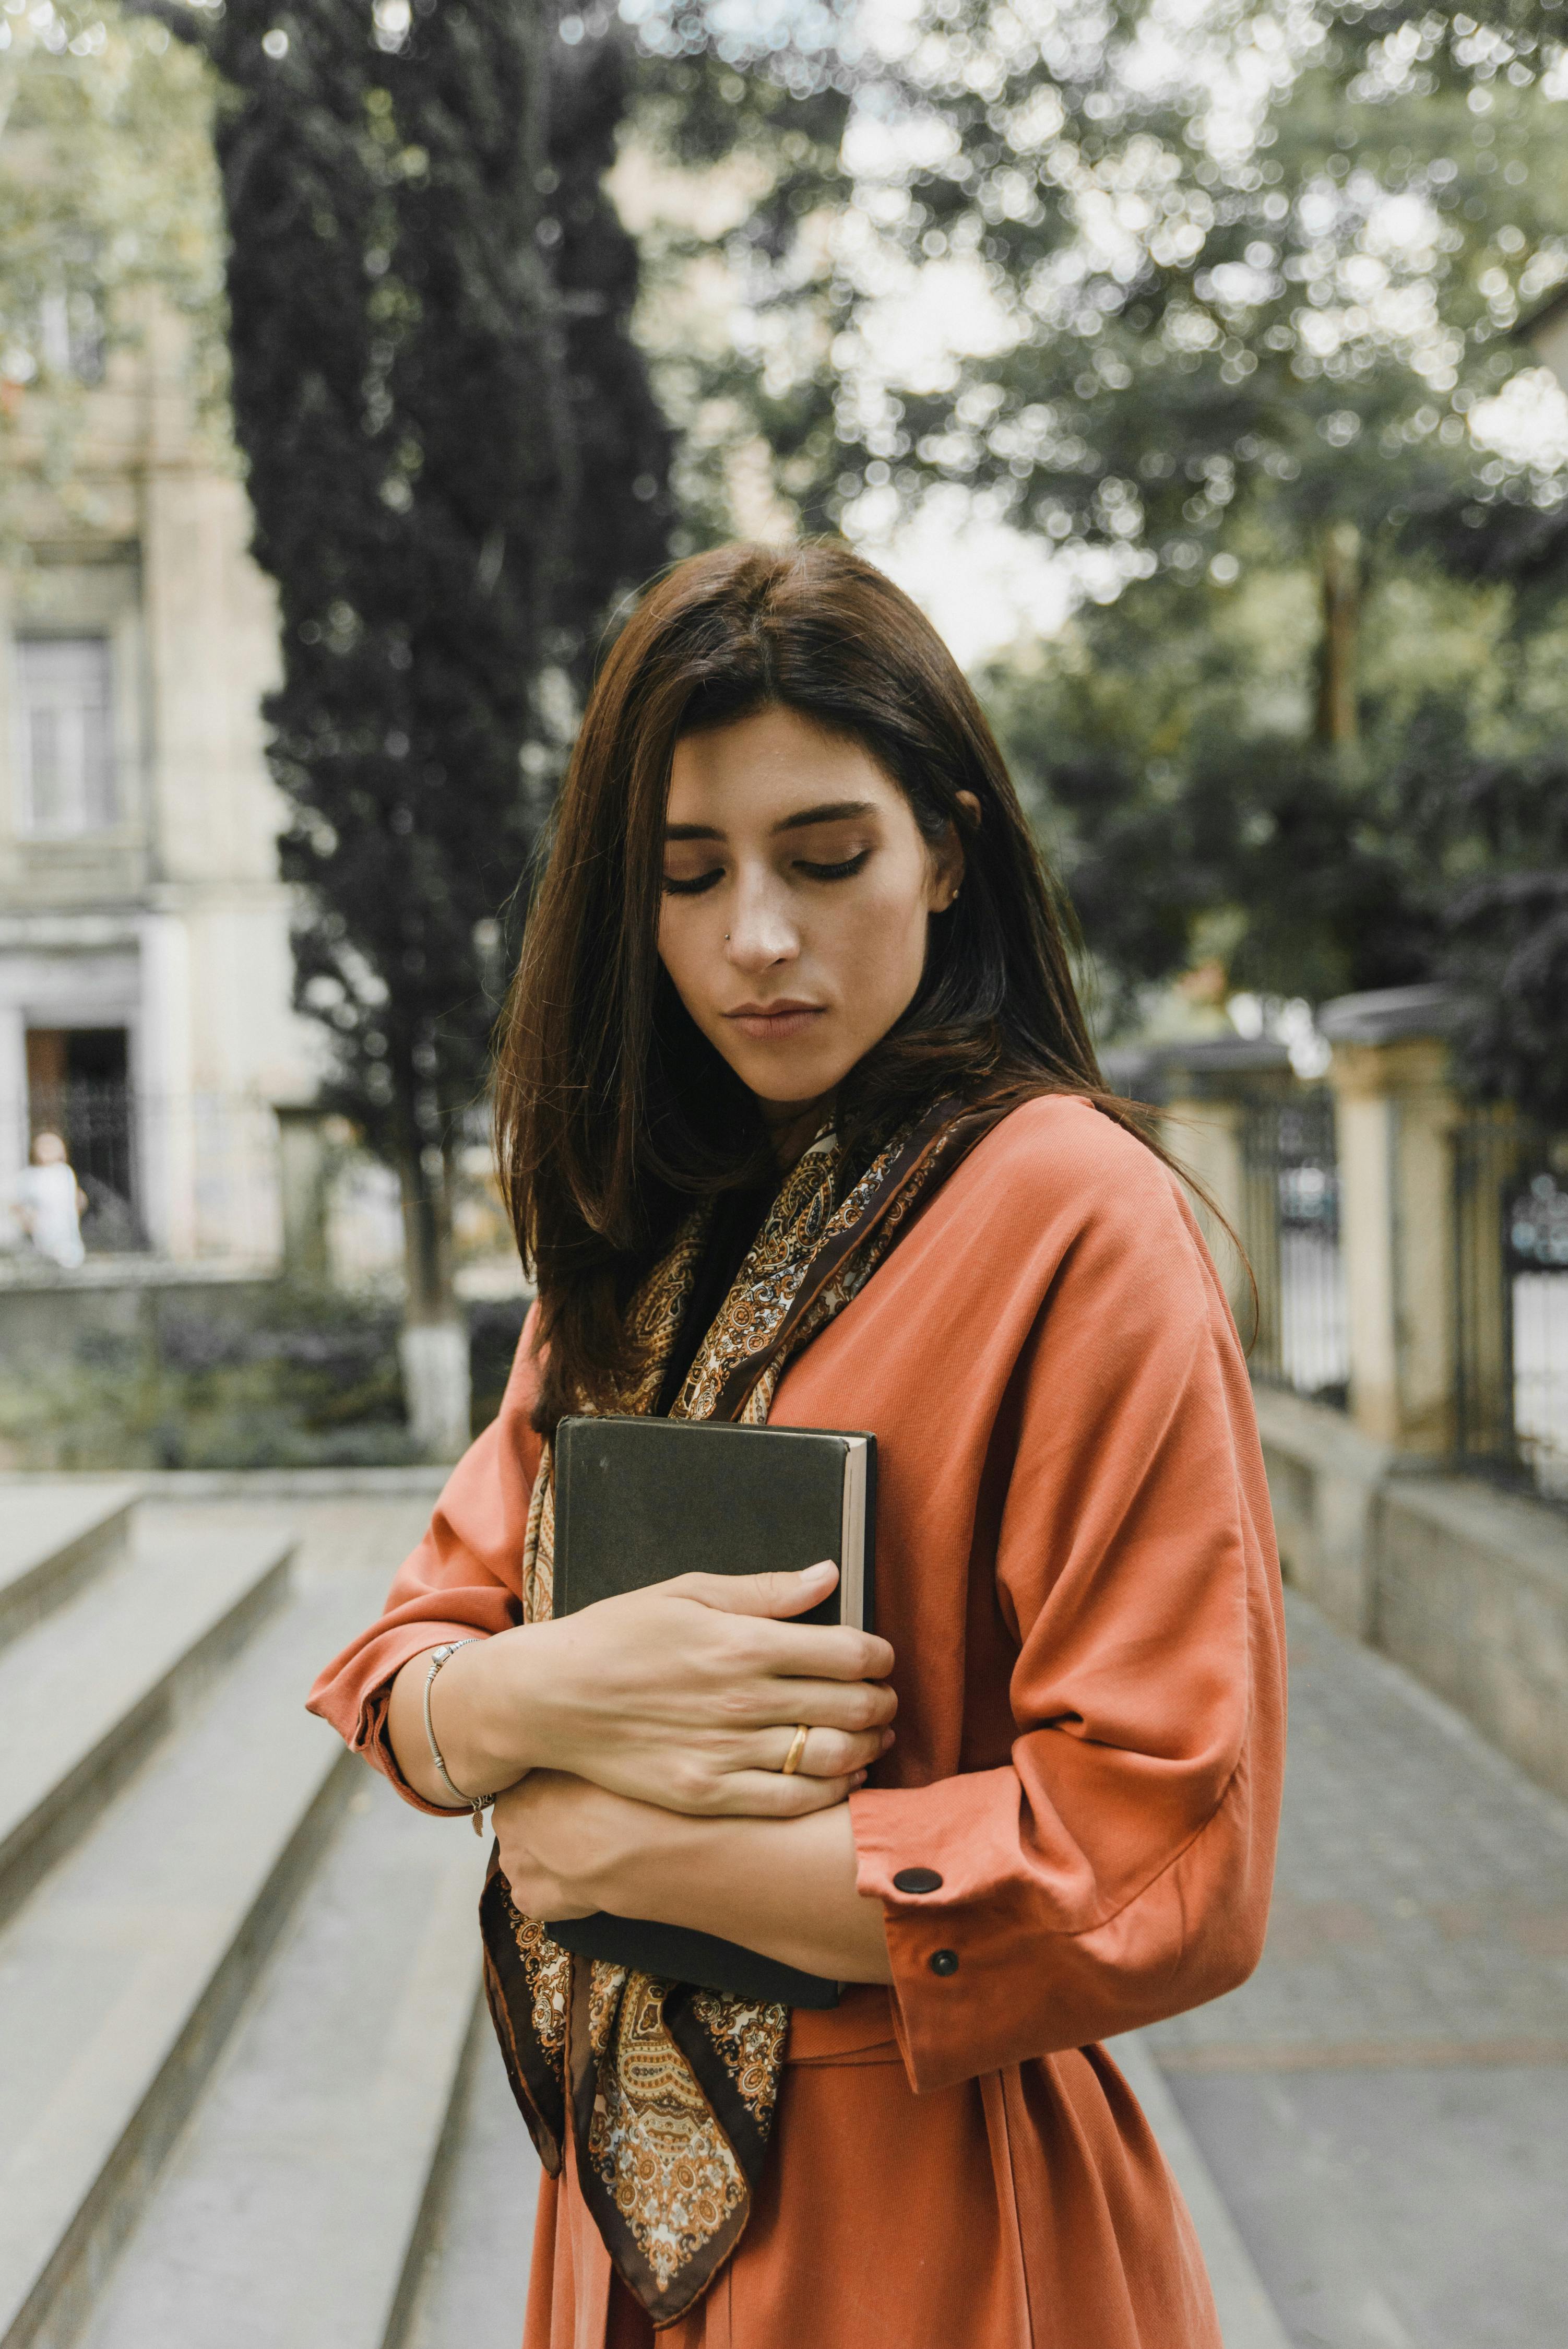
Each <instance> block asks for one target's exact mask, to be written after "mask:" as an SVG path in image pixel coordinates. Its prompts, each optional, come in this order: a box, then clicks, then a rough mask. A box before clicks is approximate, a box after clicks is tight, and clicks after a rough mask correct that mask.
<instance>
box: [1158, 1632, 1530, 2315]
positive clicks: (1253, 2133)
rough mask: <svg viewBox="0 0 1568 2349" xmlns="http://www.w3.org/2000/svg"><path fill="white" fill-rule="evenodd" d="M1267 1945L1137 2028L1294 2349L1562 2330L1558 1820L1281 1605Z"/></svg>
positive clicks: (1373, 1667) (1338, 1642) (1404, 1694)
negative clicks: (1276, 1824) (1239, 1974)
mask: <svg viewBox="0 0 1568 2349" xmlns="http://www.w3.org/2000/svg"><path fill="white" fill-rule="evenodd" d="M1290 1630H1291V1685H1292V1721H1291V1747H1290V1754H1291V1759H1290V1769H1289V1774H1288V1785H1287V1789H1286V1795H1285V1819H1284V1835H1283V1839H1282V1845H1281V1854H1280V1868H1279V1876H1278V1889H1277V1891H1276V1895H1275V1901H1274V1922H1273V1926H1272V1929H1271V1931H1270V1936H1269V1945H1268V1951H1267V1954H1266V1956H1265V1957H1264V1962H1263V1965H1262V1966H1261V1967H1260V1969H1259V1971H1258V1972H1257V1974H1256V1975H1255V1976H1254V1977H1253V1981H1252V1982H1248V1983H1247V1984H1246V1985H1245V1986H1244V1987H1243V1989H1242V1990H1240V1991H1238V1992H1235V1993H1234V1995H1233V1996H1232V1997H1231V1998H1228V1999H1223V2000H1222V2001H1220V2002H1219V2003H1218V2004H1216V2005H1214V2006H1211V2007H1207V2008H1204V2009H1203V2010H1202V2011H1201V2012H1200V2013H1196V2014H1191V2015H1183V2016H1181V2017H1179V2018H1178V2019H1177V2020H1176V2021H1175V2022H1173V2023H1165V2024H1162V2025H1161V2026H1160V2027H1159V2028H1158V2029H1157V2030H1155V2031H1152V2032H1150V2033H1148V2034H1147V2038H1148V2040H1149V2043H1150V2047H1151V2050H1152V2052H1153V2053H1154V2054H1155V2055H1156V2056H1157V2057H1158V2059H1159V2061H1160V2063H1161V2067H1162V2069H1163V2070H1164V2071H1165V2073H1166V2075H1167V2077H1168V2079H1169V2080H1170V2083H1171V2088H1172V2090H1173V2091H1174V2093H1175V2095H1176V2098H1177V2102H1178V2104H1179V2106H1180V2107H1181V2112H1182V2114H1183V2116H1184V2117H1185V2119H1186V2121H1187V2124H1188V2126H1189V2127H1190V2128H1191V2131H1192V2133H1193V2135H1194V2136H1195V2137H1196V2138H1197V2140H1198V2143H1199V2145H1200V2147H1201V2148H1202V2152H1203V2154H1204V2156H1205V2158H1206V2159H1207V2160H1208V2163H1209V2166H1210V2168H1211V2169H1212V2172H1213V2175H1214V2178H1215V2179H1216V2182H1217V2183H1218V2185H1219V2187H1220V2189H1221V2191H1222V2194H1223V2196H1224V2198H1225V2199H1226V2201H1227V2202H1228V2204H1229V2205H1230V2208H1231V2210H1232V2212H1233V2216H1234V2218H1235V2219H1236V2221H1237V2223H1238V2225H1239V2226H1240V2229H1241V2231H1242V2235H1243V2240H1245V2242H1246V2244H1247V2246H1248V2248H1249V2250H1250V2251H1251V2252H1252V2254H1253V2259H1254V2260H1255V2261H1256V2262H1257V2265H1258V2268H1259V2270H1260V2271H1261V2273H1262V2275H1263V2279H1264V2283H1265V2284H1266V2285H1267V2287H1268V2290H1269V2292H1270V2295H1271V2297H1272V2298H1273V2300H1274V2305H1275V2307H1276V2308H1277V2310H1278V2312H1279V2314H1280V2316H1281V2318H1282V2319H1283V2321H1284V2325H1285V2329H1286V2331H1287V2332H1288V2333H1289V2334H1290V2336H1291V2339H1292V2341H1293V2342H1294V2343H1295V2344H1298V2349H1561V2344H1563V2343H1564V2342H1565V2341H1568V1809H1565V1808H1564V1806H1563V1805H1561V1804H1559V1803H1556V1802H1554V1801H1553V1799H1552V1798H1551V1797H1550V1796H1549V1795H1544V1794H1542V1792H1541V1791H1540V1790H1539V1789H1538V1788H1536V1787H1534V1786H1532V1785H1530V1784H1529V1782H1528V1781H1527V1780H1525V1779H1524V1778H1523V1777H1522V1776H1521V1775H1520V1774H1519V1773H1518V1772H1517V1771H1516V1770H1514V1769H1513V1768H1512V1766H1511V1764H1509V1763H1507V1762H1505V1761H1504V1760H1503V1759H1502V1758H1501V1756H1500V1755H1499V1754H1495V1753H1494V1752H1493V1751H1492V1750H1491V1747H1490V1746H1488V1745H1486V1744H1484V1743H1483V1742H1482V1741H1481V1740H1480V1738H1479V1737H1477V1736H1476V1735H1475V1734H1474V1733H1472V1732H1471V1731H1470V1729H1469V1728H1468V1727H1467V1726H1466V1725H1465V1724H1464V1723H1462V1722H1460V1720H1459V1719H1458V1717H1457V1716H1456V1715H1455V1714H1453V1713H1450V1712H1449V1710H1448V1708H1447V1707H1446V1706H1443V1705H1441V1704H1439V1703H1438V1702H1436V1700H1435V1699H1433V1698H1431V1697H1430V1696H1429V1695H1428V1694H1427V1693H1426V1692H1425V1691H1423V1690H1421V1689H1420V1688H1418V1686H1417V1685H1416V1684H1415V1683H1414V1682H1411V1681H1410V1680H1408V1678H1407V1677H1406V1676H1405V1674H1403V1673H1402V1672H1400V1671H1397V1670H1396V1669H1395V1668H1394V1667H1393V1666H1391V1665H1389V1664H1387V1663H1386V1662H1385V1661H1383V1660H1382V1659H1381V1658H1379V1657H1377V1656H1374V1655H1372V1654H1370V1653H1368V1651H1366V1650H1365V1649H1362V1648H1359V1647H1357V1646H1356V1645H1355V1644H1354V1643H1353V1642H1351V1641H1349V1640H1344V1639H1341V1638H1340V1637H1339V1636H1338V1635H1337V1634H1336V1632H1334V1631H1332V1630H1330V1629H1329V1628H1328V1626H1327V1625H1326V1623H1325V1622H1324V1621H1323V1619H1321V1617H1319V1616H1318V1615H1317V1614H1316V1613H1315V1611H1314V1610H1313V1609H1311V1608H1309V1607H1307V1606H1305V1604H1304V1603H1302V1602H1301V1601H1299V1600H1295V1599H1293V1600H1292V1602H1291V1607H1290Z"/></svg>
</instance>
